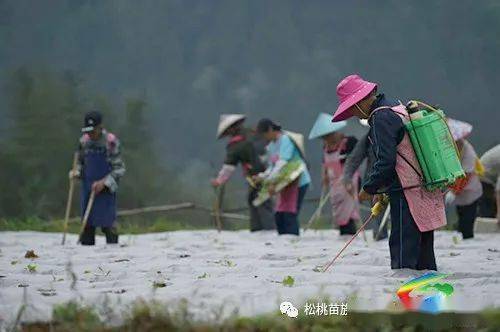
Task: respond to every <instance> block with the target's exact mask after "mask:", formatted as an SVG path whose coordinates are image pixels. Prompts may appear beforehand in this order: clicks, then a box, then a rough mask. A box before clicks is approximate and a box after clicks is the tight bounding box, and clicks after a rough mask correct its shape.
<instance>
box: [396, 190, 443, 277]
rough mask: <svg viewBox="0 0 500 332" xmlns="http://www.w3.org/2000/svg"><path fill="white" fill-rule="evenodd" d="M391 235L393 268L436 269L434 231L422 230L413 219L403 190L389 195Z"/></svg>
mask: <svg viewBox="0 0 500 332" xmlns="http://www.w3.org/2000/svg"><path fill="white" fill-rule="evenodd" d="M389 199H390V203H391V235H390V237H389V249H390V252H391V268H392V269H402V268H408V269H413V270H436V269H437V268H436V258H435V256H434V231H429V232H421V231H420V230H419V229H418V227H417V224H416V223H415V220H414V219H413V217H412V215H411V213H410V209H409V207H408V202H407V201H406V198H405V196H404V194H403V192H396V193H392V194H390V195H389Z"/></svg>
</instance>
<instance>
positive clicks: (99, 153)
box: [82, 148, 116, 227]
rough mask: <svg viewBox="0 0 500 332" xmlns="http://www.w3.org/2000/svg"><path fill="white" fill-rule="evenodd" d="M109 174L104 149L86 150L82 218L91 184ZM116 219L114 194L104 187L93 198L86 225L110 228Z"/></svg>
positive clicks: (109, 168)
mask: <svg viewBox="0 0 500 332" xmlns="http://www.w3.org/2000/svg"><path fill="white" fill-rule="evenodd" d="M110 172H111V165H110V164H109V162H108V161H107V151H106V149H105V148H100V149H89V150H87V152H86V154H85V156H84V161H83V177H82V179H83V181H82V216H83V215H84V213H85V209H86V207H87V203H88V200H89V198H90V192H91V190H92V183H94V182H95V181H98V180H101V179H102V178H104V177H105V176H106V175H108V174H109V173H110ZM115 219H116V194H115V193H111V192H109V190H108V188H107V187H105V188H104V189H103V190H102V191H101V192H100V193H99V194H97V195H96V196H95V200H94V205H93V206H92V210H91V212H90V215H89V219H88V225H89V226H93V227H112V226H113V224H114V222H115Z"/></svg>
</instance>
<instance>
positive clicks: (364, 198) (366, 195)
mask: <svg viewBox="0 0 500 332" xmlns="http://www.w3.org/2000/svg"><path fill="white" fill-rule="evenodd" d="M358 199H359V201H360V202H363V201H368V200H371V199H372V195H371V194H369V193H367V192H366V191H364V190H363V189H361V191H360V192H359V195H358Z"/></svg>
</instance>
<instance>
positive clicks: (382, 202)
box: [323, 195, 389, 272]
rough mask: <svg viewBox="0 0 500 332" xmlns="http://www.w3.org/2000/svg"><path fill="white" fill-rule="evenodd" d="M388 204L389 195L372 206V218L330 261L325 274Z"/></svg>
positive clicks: (368, 219)
mask: <svg viewBox="0 0 500 332" xmlns="http://www.w3.org/2000/svg"><path fill="white" fill-rule="evenodd" d="M387 204H389V197H388V196H387V195H382V199H380V200H379V201H378V202H377V203H375V205H374V206H372V208H371V213H370V216H369V217H368V218H367V219H366V221H365V222H364V223H363V225H361V227H360V228H359V229H358V230H357V232H356V234H354V235H353V236H352V238H351V239H350V240H349V241H347V243H346V244H345V245H344V247H343V248H342V249H341V250H340V251H339V253H338V254H337V255H336V256H335V258H334V259H332V260H331V261H330V263H328V264H327V265H326V266H325V268H324V269H323V272H326V271H327V270H328V269H329V268H330V266H332V265H333V263H335V261H336V260H337V258H339V256H340V255H341V254H342V253H343V252H344V250H345V249H346V248H347V247H348V246H349V245H350V244H351V242H352V241H354V239H355V238H356V236H358V234H359V233H361V231H364V229H365V227H366V225H368V223H369V222H370V221H371V220H372V219H373V217H376V216H378V215H379V214H380V213H381V212H382V211H384V207H385V206H387Z"/></svg>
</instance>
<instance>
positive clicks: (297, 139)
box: [283, 130, 306, 157]
mask: <svg viewBox="0 0 500 332" xmlns="http://www.w3.org/2000/svg"><path fill="white" fill-rule="evenodd" d="M283 132H284V133H285V134H286V135H288V137H290V138H291V139H292V141H293V143H295V145H296V146H297V148H298V149H299V150H300V153H301V154H302V156H303V157H304V156H305V155H306V148H305V145H304V135H302V134H299V133H295V132H293V131H288V130H283Z"/></svg>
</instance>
